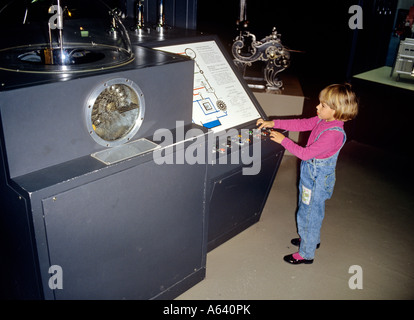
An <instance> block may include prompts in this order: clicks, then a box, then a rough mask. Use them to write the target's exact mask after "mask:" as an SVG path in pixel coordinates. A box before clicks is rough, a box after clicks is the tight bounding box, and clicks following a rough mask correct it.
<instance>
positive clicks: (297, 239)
mask: <svg viewBox="0 0 414 320" xmlns="http://www.w3.org/2000/svg"><path fill="white" fill-rule="evenodd" d="M290 243H291V244H293V245H294V246H297V247H299V245H300V238H294V239H292V240H290ZM320 246H321V244H320V243H318V244H317V245H316V249H319V247H320Z"/></svg>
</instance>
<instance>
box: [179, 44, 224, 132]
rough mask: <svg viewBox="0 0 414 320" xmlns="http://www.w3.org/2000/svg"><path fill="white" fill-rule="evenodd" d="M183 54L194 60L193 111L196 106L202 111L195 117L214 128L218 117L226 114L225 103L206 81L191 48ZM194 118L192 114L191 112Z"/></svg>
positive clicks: (217, 122)
mask: <svg viewBox="0 0 414 320" xmlns="http://www.w3.org/2000/svg"><path fill="white" fill-rule="evenodd" d="M184 52H185V55H187V56H188V57H190V58H191V59H193V60H194V65H195V66H194V93H193V96H194V99H193V113H194V112H196V113H197V106H198V107H199V108H200V111H201V112H203V116H201V117H200V116H198V117H197V116H196V118H199V119H203V120H202V121H201V124H202V125H203V126H204V127H206V128H214V127H217V126H220V125H221V122H220V118H223V117H226V116H227V105H226V103H225V102H224V101H223V100H221V99H220V98H219V97H218V96H217V95H216V92H215V90H214V88H213V87H212V86H211V84H210V82H209V81H208V79H207V77H206V75H205V72H204V70H202V69H201V67H200V65H199V64H198V63H197V59H196V57H197V55H196V53H195V51H194V50H193V49H191V48H186V49H185V51H184ZM194 109H195V110H194ZM193 118H194V114H193Z"/></svg>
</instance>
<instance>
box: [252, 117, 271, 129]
mask: <svg viewBox="0 0 414 320" xmlns="http://www.w3.org/2000/svg"><path fill="white" fill-rule="evenodd" d="M274 125H275V124H274V123H273V121H272V120H269V121H265V120H263V119H259V120H257V122H256V126H259V128H257V129H259V130H260V129H262V128H273V126H274Z"/></svg>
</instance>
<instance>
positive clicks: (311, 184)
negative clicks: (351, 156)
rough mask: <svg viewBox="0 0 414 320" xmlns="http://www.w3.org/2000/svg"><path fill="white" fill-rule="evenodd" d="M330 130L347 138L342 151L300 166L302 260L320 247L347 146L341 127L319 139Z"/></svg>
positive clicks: (300, 252)
mask: <svg viewBox="0 0 414 320" xmlns="http://www.w3.org/2000/svg"><path fill="white" fill-rule="evenodd" d="M328 130H336V131H339V132H342V133H343V134H344V140H343V142H342V146H341V148H340V149H339V150H338V151H337V152H336V153H335V154H334V155H333V156H331V157H329V158H326V159H315V158H314V159H310V160H306V161H302V163H301V165H300V182H299V208H298V212H297V224H298V233H299V237H300V239H301V241H300V247H299V254H300V255H301V257H302V258H304V259H307V260H311V259H313V258H314V255H315V250H316V246H317V244H318V243H320V234H321V227H322V220H323V218H324V216H325V201H326V200H328V199H330V198H331V196H332V193H333V189H334V185H335V168H336V161H337V159H338V155H339V151H340V150H341V149H342V147H343V146H344V144H345V141H346V134H345V131H344V130H343V129H342V128H340V127H333V128H329V129H326V130H324V131H322V132H321V133H320V134H319V135H318V137H317V138H316V139H315V141H316V140H318V139H319V137H320V136H321V135H322V134H323V133H324V132H325V131H328Z"/></svg>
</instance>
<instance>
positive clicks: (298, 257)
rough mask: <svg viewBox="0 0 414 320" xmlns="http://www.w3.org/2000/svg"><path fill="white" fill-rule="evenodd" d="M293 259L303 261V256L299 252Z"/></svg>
mask: <svg viewBox="0 0 414 320" xmlns="http://www.w3.org/2000/svg"><path fill="white" fill-rule="evenodd" d="M292 257H293V259H296V260H303V258H302V256H301V255H300V254H299V252H296V253H294V254H293V255H292Z"/></svg>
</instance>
